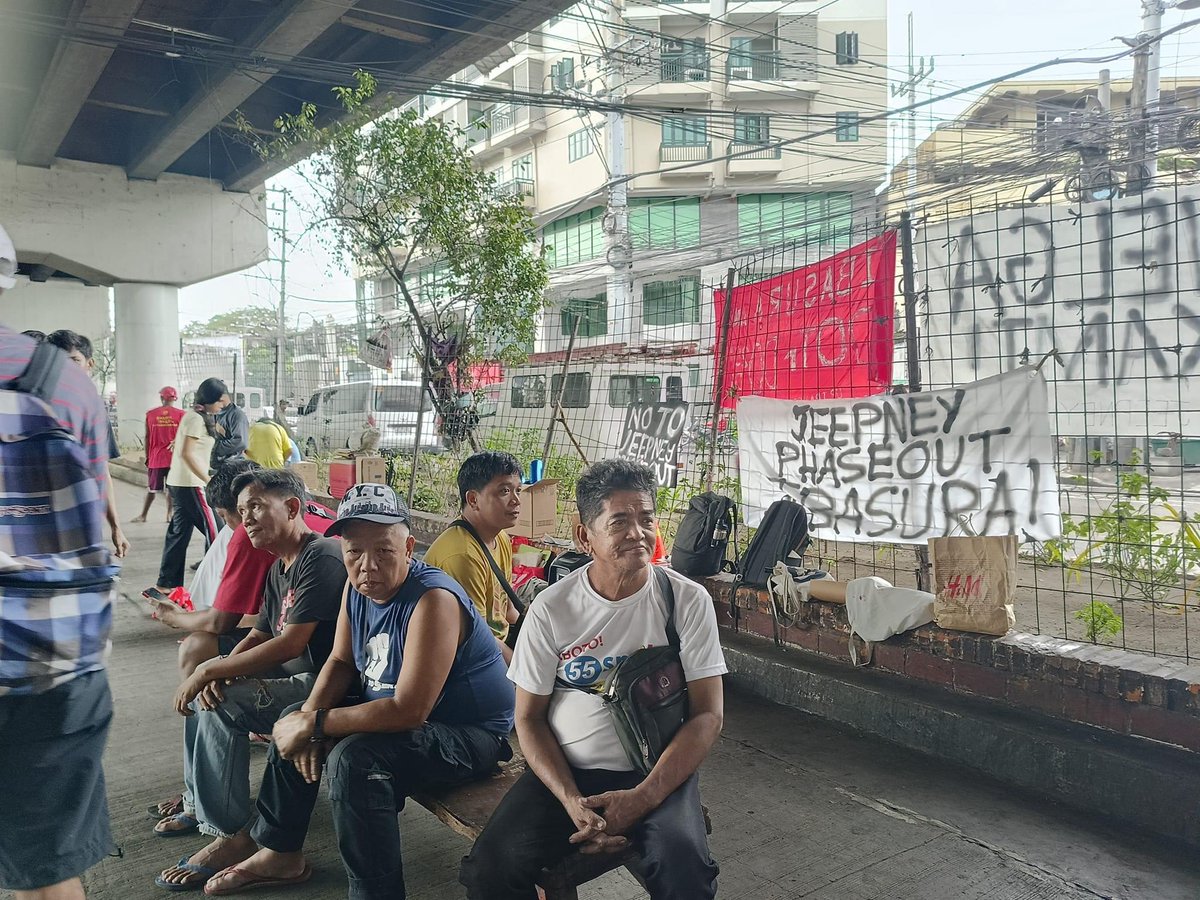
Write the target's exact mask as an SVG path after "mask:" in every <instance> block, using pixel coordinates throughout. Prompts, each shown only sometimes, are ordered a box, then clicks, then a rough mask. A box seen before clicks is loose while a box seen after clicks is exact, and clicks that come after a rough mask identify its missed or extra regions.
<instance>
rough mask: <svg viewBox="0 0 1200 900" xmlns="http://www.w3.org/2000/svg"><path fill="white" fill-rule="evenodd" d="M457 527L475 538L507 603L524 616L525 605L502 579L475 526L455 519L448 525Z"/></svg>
mask: <svg viewBox="0 0 1200 900" xmlns="http://www.w3.org/2000/svg"><path fill="white" fill-rule="evenodd" d="M456 525H457V526H458V527H459V528H461V529H462V530H463V531H465V532H466V533H467V534H469V535H471V537H473V538H475V543H477V544H478V545H479V549H480V550H482V551H483V557H484V559H486V560H487V561H488V565H489V566H490V567H491V569H492V574H493V575H495V576H496V580H497V581H499V582H500V587H502V588H503V589H504V593H506V594H508V602H509V603H511V604H512V605H513V607H514V608H515V609H516V611H517V614H518V615H521V616H523V615H525V604H524V603H522V602H521V601H520V599H519V598H518V597H517V592H516V591H514V590H513V589H512V585H511V584H509V583H508V579H507V578H505V577H504V573H503V572H501V571H500V567H499V566H498V565H496V560H495V559H494V558H493V557H492V551H491V550H489V549H488V545H487V544H485V543H484V541H483V538H481V537H480V536H479V532H478V531H476V530H475V526H474V525H472V524H471V523H470V522H468V521H467V520H466V519H455V520H454V521H453V522H451V523H450V527H451V528H453V527H454V526H456Z"/></svg>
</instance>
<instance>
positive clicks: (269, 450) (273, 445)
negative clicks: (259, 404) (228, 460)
mask: <svg viewBox="0 0 1200 900" xmlns="http://www.w3.org/2000/svg"><path fill="white" fill-rule="evenodd" d="M291 452H292V447H291V444H290V443H289V441H288V436H287V432H286V431H284V430H283V429H282V428H281V427H280V426H279V424H278V423H277V422H275V421H273V420H272V419H269V418H267V417H266V416H263V417H262V418H261V419H259V420H258V421H257V422H255V423H254V424H253V425H251V426H250V438H249V440H248V441H247V447H246V458H247V459H252V460H254V461H255V462H256V463H258V464H259V465H260V466H262V467H263V468H264V469H282V468H283V465H284V463H285V462H286V461H287V458H288V454H289V453H291Z"/></svg>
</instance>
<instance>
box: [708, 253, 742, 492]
mask: <svg viewBox="0 0 1200 900" xmlns="http://www.w3.org/2000/svg"><path fill="white" fill-rule="evenodd" d="M736 272H737V270H736V269H734V268H733V266H730V267H729V271H728V273H726V275H725V308H724V309H722V310H721V333H720V335H719V336H718V340H717V348H716V352H717V359H716V367H715V370H714V371H715V374H714V381H713V391H712V398H713V401H712V422H711V423H710V426H709V433H708V470H707V471H706V472H705V473H704V489H705V490H706V491H711V490H712V489H713V475H714V474H715V473H716V470H717V425H718V424H719V422H718V420H719V419H720V417H721V399H722V398H721V384H722V383H723V382H724V381H725V355H726V350H727V348H728V347H729V314H730V310H731V309H732V308H733V279H734V276H735V274H736Z"/></svg>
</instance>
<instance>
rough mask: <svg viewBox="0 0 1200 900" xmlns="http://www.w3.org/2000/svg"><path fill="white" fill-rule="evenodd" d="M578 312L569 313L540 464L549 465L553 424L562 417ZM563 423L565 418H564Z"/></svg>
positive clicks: (577, 325) (576, 331)
mask: <svg viewBox="0 0 1200 900" xmlns="http://www.w3.org/2000/svg"><path fill="white" fill-rule="evenodd" d="M580 318H581V316H580V315H579V313H573V314H572V315H571V337H570V339H569V340H568V341H567V355H566V356H564V357H563V367H562V373H561V374H560V375H559V378H558V390H557V391H555V392H554V404H553V406H552V407H551V409H550V424H549V425H547V426H546V445H545V446H544V447H543V448H542V465H543V466H549V465H550V444H551V443H552V442H553V441H554V426H555V425H556V424H557V423H558V420H559V418H560V417H562V414H563V411H562V396H563V391H565V390H566V389H567V370H568V369H570V368H571V356H572V355H573V354H574V353H575V335H577V334H579V320H580ZM564 423H565V419H564Z"/></svg>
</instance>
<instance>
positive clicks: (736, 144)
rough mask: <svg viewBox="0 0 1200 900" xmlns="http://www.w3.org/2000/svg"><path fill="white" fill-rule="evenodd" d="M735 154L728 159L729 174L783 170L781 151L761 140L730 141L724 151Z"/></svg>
mask: <svg viewBox="0 0 1200 900" xmlns="http://www.w3.org/2000/svg"><path fill="white" fill-rule="evenodd" d="M726 152H727V153H729V154H737V155H736V156H735V157H734V158H733V159H730V160H729V175H730V176H731V177H733V176H738V175H778V174H779V173H780V172H782V171H783V152H782V148H780V147H778V146H771V145H769V144H765V143H764V142H762V141H732V142H730V144H729V148H728V150H727V151H726Z"/></svg>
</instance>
